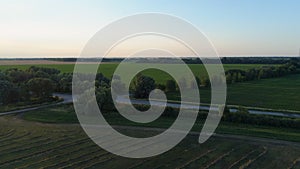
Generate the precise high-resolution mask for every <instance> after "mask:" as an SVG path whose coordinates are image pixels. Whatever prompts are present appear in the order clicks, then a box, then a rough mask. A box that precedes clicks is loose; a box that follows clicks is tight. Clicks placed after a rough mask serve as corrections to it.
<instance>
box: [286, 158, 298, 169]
mask: <svg viewBox="0 0 300 169" xmlns="http://www.w3.org/2000/svg"><path fill="white" fill-rule="evenodd" d="M298 163H300V158H297V159H296V160H294V161H293V163H292V164H291V166H289V167H288V168H287V169H293V168H294V167H295V166H296V165H297V164H298Z"/></svg>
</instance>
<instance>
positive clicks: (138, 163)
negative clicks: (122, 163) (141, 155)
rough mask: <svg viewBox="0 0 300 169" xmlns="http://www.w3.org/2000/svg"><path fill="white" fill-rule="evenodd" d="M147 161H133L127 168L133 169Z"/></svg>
mask: <svg viewBox="0 0 300 169" xmlns="http://www.w3.org/2000/svg"><path fill="white" fill-rule="evenodd" d="M147 161H149V160H142V161H140V162H137V163H134V164H133V165H131V166H129V167H128V168H127V169H134V168H136V167H139V166H141V165H143V164H145V163H146V162H147Z"/></svg>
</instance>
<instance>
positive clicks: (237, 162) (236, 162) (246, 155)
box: [228, 150, 256, 169]
mask: <svg viewBox="0 0 300 169" xmlns="http://www.w3.org/2000/svg"><path fill="white" fill-rule="evenodd" d="M255 151H256V150H252V151H250V152H248V153H247V154H245V155H244V156H242V157H241V158H240V159H239V160H237V161H235V162H234V163H232V164H231V165H230V166H229V167H228V169H231V168H233V167H234V166H236V165H237V164H239V163H240V162H241V161H243V160H245V159H246V158H247V157H249V155H251V154H252V153H254V152H255Z"/></svg>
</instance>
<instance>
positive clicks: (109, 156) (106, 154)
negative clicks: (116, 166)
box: [60, 150, 116, 169]
mask: <svg viewBox="0 0 300 169" xmlns="http://www.w3.org/2000/svg"><path fill="white" fill-rule="evenodd" d="M98 151H99V150H98ZM98 151H95V152H93V153H92V154H95V155H94V156H85V157H86V158H85V159H84V160H80V161H77V162H74V163H70V164H68V165H66V166H63V167H60V168H61V169H66V168H71V169H73V168H81V167H79V166H80V165H82V164H83V165H84V166H88V168H90V167H91V166H93V165H94V164H93V163H90V162H91V161H93V160H96V163H99V161H98V160H99V158H102V157H104V159H101V161H100V163H103V162H106V161H108V160H110V159H112V158H116V156H114V155H112V154H111V153H109V152H104V153H101V154H97V153H98ZM90 155H91V154H90ZM88 163H89V165H87V164H88Z"/></svg>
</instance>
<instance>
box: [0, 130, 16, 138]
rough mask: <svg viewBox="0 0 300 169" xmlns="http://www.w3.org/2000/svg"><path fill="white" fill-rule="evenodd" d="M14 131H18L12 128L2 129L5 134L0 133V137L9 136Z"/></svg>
mask: <svg viewBox="0 0 300 169" xmlns="http://www.w3.org/2000/svg"><path fill="white" fill-rule="evenodd" d="M14 132H16V130H15V129H10V130H8V131H2V130H1V133H3V134H1V135H0V139H2V138H5V137H7V136H8V135H10V134H13V133H14Z"/></svg>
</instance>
